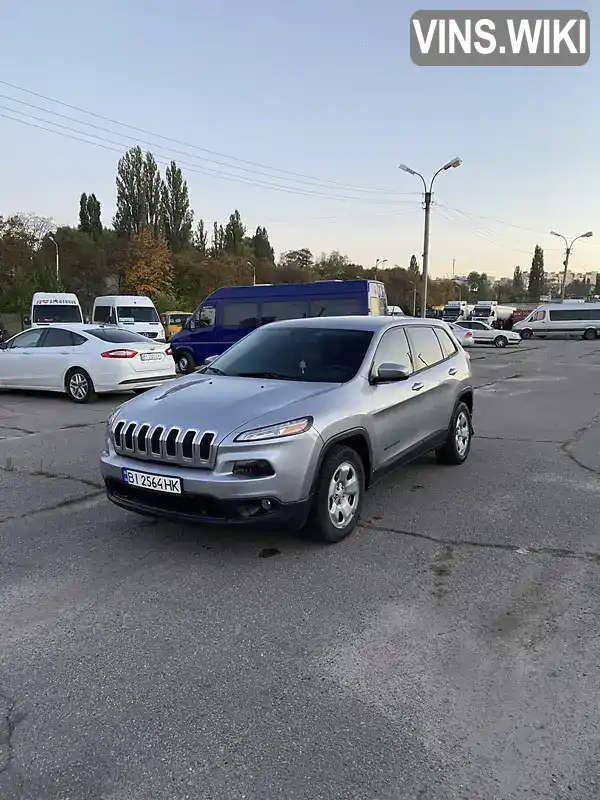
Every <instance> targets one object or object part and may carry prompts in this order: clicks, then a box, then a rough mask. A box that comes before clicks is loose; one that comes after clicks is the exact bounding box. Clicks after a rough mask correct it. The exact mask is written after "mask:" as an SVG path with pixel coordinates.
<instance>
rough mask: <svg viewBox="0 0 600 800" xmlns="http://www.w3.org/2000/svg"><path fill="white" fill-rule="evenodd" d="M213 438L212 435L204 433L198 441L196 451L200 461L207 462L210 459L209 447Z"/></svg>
mask: <svg viewBox="0 0 600 800" xmlns="http://www.w3.org/2000/svg"><path fill="white" fill-rule="evenodd" d="M214 438H215V435H214V433H205V434H204V436H203V437H202V438H201V439H200V447H199V448H198V450H199V454H200V458H201V460H202V461H208V459H209V458H210V446H211V444H212V443H213V439H214Z"/></svg>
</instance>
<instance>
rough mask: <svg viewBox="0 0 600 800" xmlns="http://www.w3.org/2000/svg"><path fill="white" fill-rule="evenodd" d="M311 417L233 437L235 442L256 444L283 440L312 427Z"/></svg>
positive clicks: (245, 432)
mask: <svg viewBox="0 0 600 800" xmlns="http://www.w3.org/2000/svg"><path fill="white" fill-rule="evenodd" d="M312 424H313V419H312V417H302V419H293V420H289V421H288V422H280V423H279V424H278V425H269V426H268V427H266V428H256V429H255V430H253V431H244V433H240V434H239V435H238V436H236V437H235V441H236V442H258V441H262V440H266V439H283V438H284V437H286V436H296V435H297V434H298V433H305V432H306V431H307V430H309V429H310V428H311V427H312Z"/></svg>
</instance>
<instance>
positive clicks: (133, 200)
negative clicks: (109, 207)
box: [113, 147, 148, 238]
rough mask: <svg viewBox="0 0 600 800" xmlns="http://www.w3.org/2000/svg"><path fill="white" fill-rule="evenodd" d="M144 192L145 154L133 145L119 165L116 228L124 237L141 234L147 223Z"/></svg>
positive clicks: (114, 222) (114, 224)
mask: <svg viewBox="0 0 600 800" xmlns="http://www.w3.org/2000/svg"><path fill="white" fill-rule="evenodd" d="M147 220H148V215H147V213H146V196H145V192H144V155H143V153H142V148H141V147H132V148H131V150H128V151H127V152H126V153H125V155H124V156H123V157H122V158H120V159H119V163H118V165H117V210H116V214H115V218H114V220H113V226H114V229H115V230H116V231H117V233H118V234H119V235H121V236H124V237H127V238H129V237H131V236H135V235H137V234H139V232H140V231H141V230H142V228H143V226H144V224H147Z"/></svg>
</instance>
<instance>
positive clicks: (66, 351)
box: [60, 350, 69, 356]
mask: <svg viewBox="0 0 600 800" xmlns="http://www.w3.org/2000/svg"><path fill="white" fill-rule="evenodd" d="M60 354H61V356H68V355H69V351H68V350H61V351H60Z"/></svg>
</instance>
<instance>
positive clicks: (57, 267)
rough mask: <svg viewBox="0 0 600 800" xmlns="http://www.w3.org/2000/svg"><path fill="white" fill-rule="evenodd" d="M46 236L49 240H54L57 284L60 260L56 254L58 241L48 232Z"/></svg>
mask: <svg viewBox="0 0 600 800" xmlns="http://www.w3.org/2000/svg"><path fill="white" fill-rule="evenodd" d="M48 238H49V239H50V241H51V242H54V247H56V283H57V284H58V282H59V280H60V260H59V255H58V242H57V241H56V239H55V238H54V236H52V234H49V235H48Z"/></svg>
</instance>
